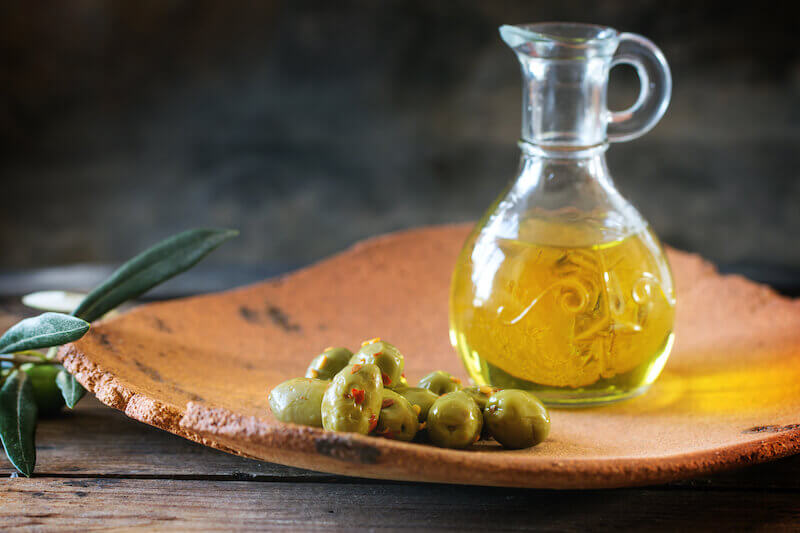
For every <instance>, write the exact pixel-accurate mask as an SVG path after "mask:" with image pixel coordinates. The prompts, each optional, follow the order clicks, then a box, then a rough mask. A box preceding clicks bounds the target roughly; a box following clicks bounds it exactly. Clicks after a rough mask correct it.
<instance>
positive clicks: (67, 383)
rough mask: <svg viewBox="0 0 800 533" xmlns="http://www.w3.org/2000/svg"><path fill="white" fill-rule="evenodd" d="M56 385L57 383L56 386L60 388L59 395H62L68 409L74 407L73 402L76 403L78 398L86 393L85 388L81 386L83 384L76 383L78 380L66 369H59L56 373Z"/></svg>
mask: <svg viewBox="0 0 800 533" xmlns="http://www.w3.org/2000/svg"><path fill="white" fill-rule="evenodd" d="M56 385H58V388H59V389H60V390H61V395H62V396H63V397H64V403H66V404H67V407H69V408H70V409H72V408H73V407H75V404H77V403H78V400H80V399H81V398H83V395H84V394H86V389H84V388H83V385H81V384H80V383H78V380H76V379H75V376H73V375H72V374H70V373H69V372H67V371H66V370H61V371H60V372H59V373H58V374H56Z"/></svg>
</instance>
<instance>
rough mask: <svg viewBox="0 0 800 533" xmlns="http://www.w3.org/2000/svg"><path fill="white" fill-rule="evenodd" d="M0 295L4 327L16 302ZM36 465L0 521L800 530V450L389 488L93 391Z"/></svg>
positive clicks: (16, 480) (5, 498)
mask: <svg viewBox="0 0 800 533" xmlns="http://www.w3.org/2000/svg"><path fill="white" fill-rule="evenodd" d="M17 301H18V299H16V298H14V299H11V298H5V299H3V298H1V297H0V327H3V328H4V329H5V328H6V327H8V326H9V325H10V324H11V323H13V322H15V321H16V320H18V319H19V318H20V317H21V316H22V315H23V314H29V311H28V312H26V311H24V309H23V308H21V307H20V306H19V305H18V304H17V303H15V302H17ZM36 438H37V444H38V446H37V457H38V459H37V466H36V474H35V476H34V477H33V478H31V479H26V478H23V477H17V476H16V474H15V473H14V469H13V468H12V467H11V465H10V464H8V463H7V462H6V460H5V458H4V457H3V458H2V459H0V475H5V476H6V480H5V481H4V482H3V483H2V484H0V492H2V496H0V524H2V526H4V527H8V528H29V529H32V530H37V529H41V530H48V531H49V530H58V529H63V530H79V529H92V528H96V529H109V528H119V529H134V528H142V529H147V530H152V529H154V528H158V529H177V530H185V529H203V530H209V529H220V530H226V531H227V530H235V529H257V528H263V529H279V528H281V529H289V530H297V529H300V528H316V529H321V528H326V529H336V530H353V529H375V530H400V529H424V530H436V529H441V530H452V531H465V530H487V529H491V530H493V531H497V530H529V529H532V530H543V531H548V530H552V531H585V530H618V529H623V530H624V529H630V528H635V529H659V530H679V529H680V530H683V529H689V528H692V529H697V528H704V529H705V528H713V529H729V530H742V529H756V528H758V529H769V530H771V531H772V530H796V529H798V528H800V456H796V457H791V458H788V459H784V460H781V461H777V462H774V463H771V464H764V465H759V466H752V467H748V468H745V469H741V470H739V471H735V472H729V473H724V474H719V475H716V476H712V477H704V478H700V479H694V480H690V481H684V482H679V483H672V484H669V485H663V486H655V487H644V488H634V489H620V490H606V491H583V492H578V491H544V490H521V489H504V488H488V487H470V486H451V485H426V484H411V483H393V482H384V481H374V480H366V479H355V478H346V477H342V476H335V475H329V474H324V473H317V472H310V471H305V470H298V469H294V468H289V467H284V466H280V465H274V464H269V463H260V462H257V461H252V460H248V459H243V458H240V457H236V456H232V455H228V454H225V453H223V452H219V451H216V450H212V449H210V448H206V447H204V446H201V445H199V444H195V443H193V442H189V441H187V440H184V439H181V438H180V437H176V436H174V435H172V434H169V433H165V432H163V431H160V430H157V429H155V428H152V427H150V426H146V425H144V424H141V423H138V422H135V421H133V420H131V419H128V418H127V417H125V415H123V414H122V413H120V412H117V411H115V410H113V409H110V408H108V407H105V406H104V405H102V404H100V403H99V402H98V401H97V400H96V399H94V398H93V397H86V398H84V399H83V400H82V401H81V403H80V404H79V406H78V407H77V408H76V409H75V410H74V411H69V410H65V411H64V414H62V415H61V416H59V417H57V418H52V419H45V420H41V421H40V423H39V427H38V431H37V437H36Z"/></svg>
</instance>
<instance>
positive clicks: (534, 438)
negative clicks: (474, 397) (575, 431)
mask: <svg viewBox="0 0 800 533" xmlns="http://www.w3.org/2000/svg"><path fill="white" fill-rule="evenodd" d="M483 417H484V420H485V422H486V425H487V426H488V427H489V433H491V435H492V436H493V437H494V438H495V440H496V441H497V442H499V443H500V444H502V445H503V446H504V447H506V448H514V449H519V448H530V447H531V446H536V445H537V444H539V443H540V442H542V441H543V440H545V439H546V438H547V435H548V434H549V433H550V415H548V414H547V409H545V408H544V405H542V403H541V402H540V401H539V400H538V399H537V398H536V396H534V395H533V394H531V393H530V392H527V391H523V390H517V389H506V390H501V391H498V392H496V393H494V394H492V395H491V396H490V397H489V401H487V402H486V408H485V409H484V410H483Z"/></svg>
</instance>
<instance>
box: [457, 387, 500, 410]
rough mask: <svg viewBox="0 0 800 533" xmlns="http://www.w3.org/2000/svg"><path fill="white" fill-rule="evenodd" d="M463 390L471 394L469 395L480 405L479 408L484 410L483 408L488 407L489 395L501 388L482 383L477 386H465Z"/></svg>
mask: <svg viewBox="0 0 800 533" xmlns="http://www.w3.org/2000/svg"><path fill="white" fill-rule="evenodd" d="M461 390H462V391H464V392H466V393H467V394H469V397H470V398H472V399H473V400H475V403H476V404H477V405H478V409H480V410H481V411H482V410H483V408H484V407H486V402H487V401H488V400H489V397H490V396H491V395H492V394H494V393H495V392H497V391H499V390H500V389H495V388H493V387H488V386H485V385H481V386H475V387H464V388H463V389H461Z"/></svg>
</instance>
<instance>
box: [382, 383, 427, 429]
mask: <svg viewBox="0 0 800 533" xmlns="http://www.w3.org/2000/svg"><path fill="white" fill-rule="evenodd" d="M418 430H419V421H418V420H417V412H416V411H415V410H414V409H413V408H412V406H411V404H410V403H409V402H408V400H406V399H405V398H404V397H402V396H400V395H399V394H397V393H396V392H394V391H393V390H390V389H383V401H382V403H381V414H380V416H379V417H378V427H377V428H375V434H376V435H379V436H381V437H386V438H387V439H395V440H403V441H410V440H411V439H413V438H414V436H415V435H416V434H417V431H418Z"/></svg>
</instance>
